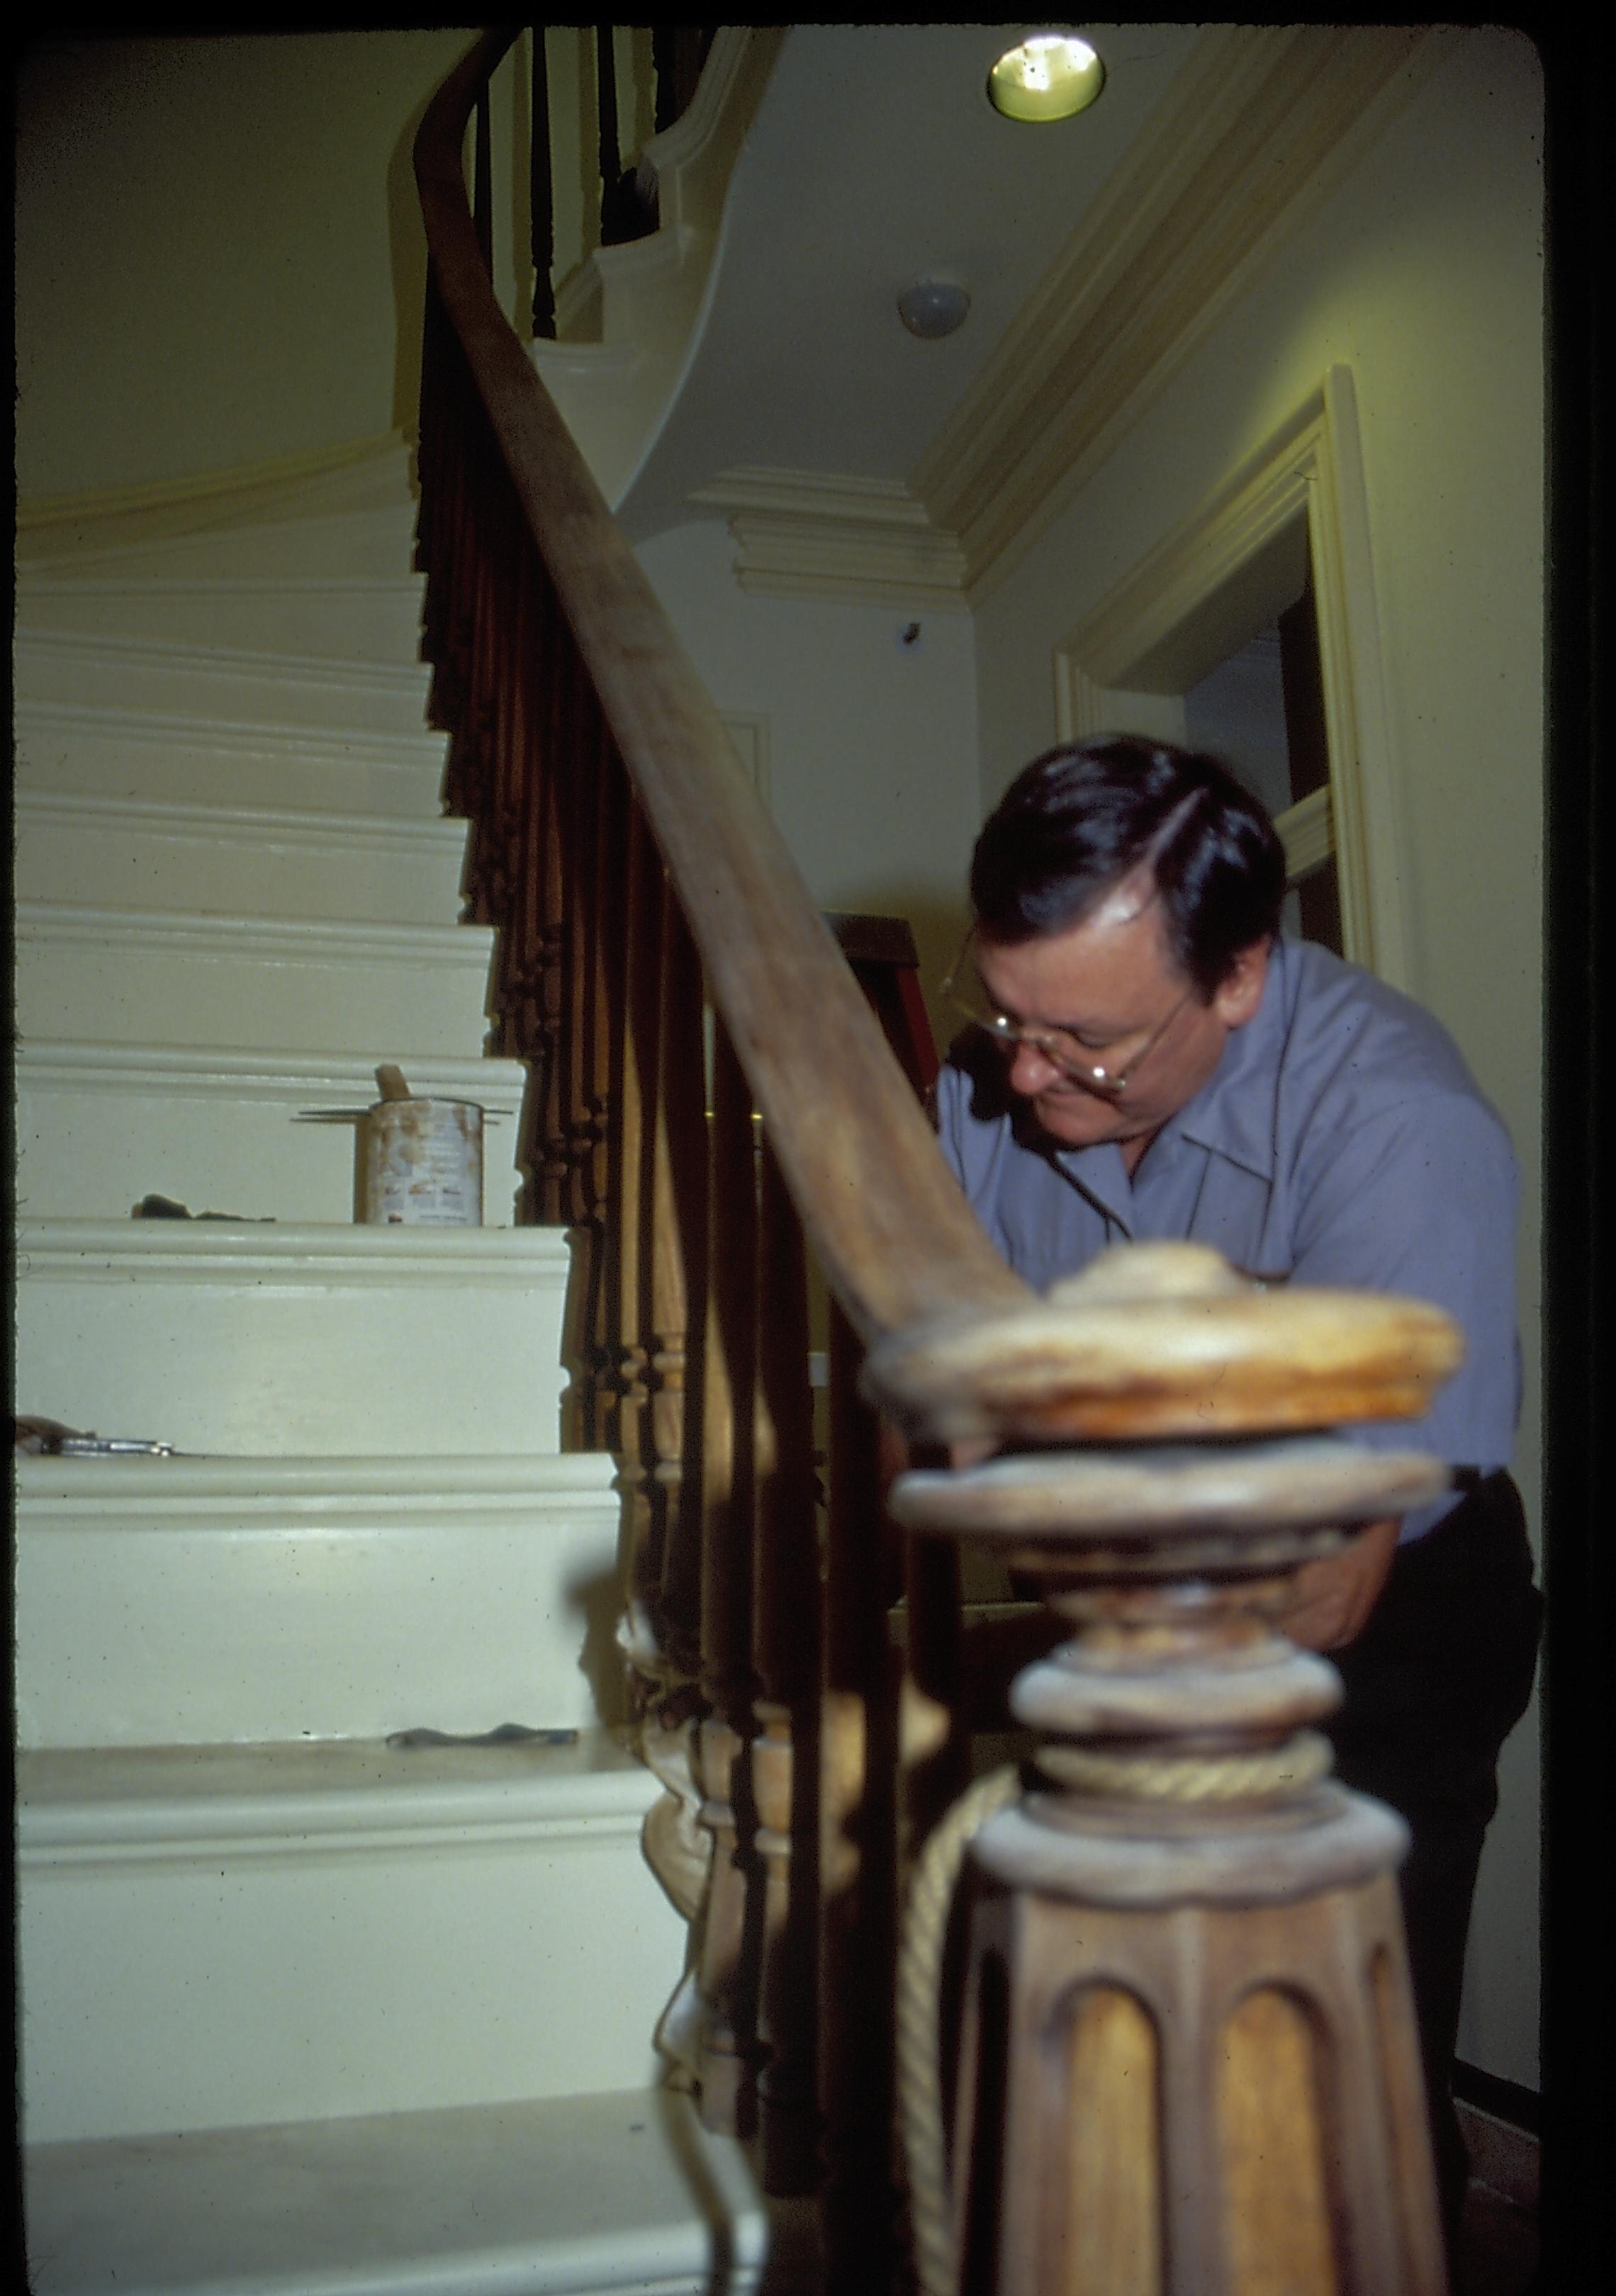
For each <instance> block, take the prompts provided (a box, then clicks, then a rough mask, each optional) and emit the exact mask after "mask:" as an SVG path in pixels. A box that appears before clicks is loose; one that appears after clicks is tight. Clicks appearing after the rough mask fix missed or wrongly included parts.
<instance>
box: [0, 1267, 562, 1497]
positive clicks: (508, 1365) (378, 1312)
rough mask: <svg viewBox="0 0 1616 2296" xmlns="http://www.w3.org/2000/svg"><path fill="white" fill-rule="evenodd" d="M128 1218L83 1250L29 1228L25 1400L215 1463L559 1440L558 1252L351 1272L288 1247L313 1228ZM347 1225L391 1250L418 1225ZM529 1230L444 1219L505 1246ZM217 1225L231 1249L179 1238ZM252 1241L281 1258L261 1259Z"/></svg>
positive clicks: (23, 1294) (521, 1447) (20, 1343)
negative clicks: (201, 1249) (193, 1249)
mask: <svg viewBox="0 0 1616 2296" xmlns="http://www.w3.org/2000/svg"><path fill="white" fill-rule="evenodd" d="M127 1226H128V1230H129V1234H128V1238H127V1243H122V1242H117V1241H114V1242H113V1243H112V1244H111V1247H110V1248H106V1249H103V1248H102V1247H101V1245H100V1244H99V1243H97V1244H96V1245H95V1246H94V1247H93V1248H91V1249H90V1250H87V1251H74V1250H71V1249H59V1248H55V1247H53V1246H51V1245H49V1244H42V1243H41V1242H39V1241H38V1240H37V1235H36V1234H35V1233H34V1232H31V1231H29V1230H27V1229H25V1230H22V1231H21V1232H20V1234H19V1237H18V1253H19V1269H20V1274H21V1282H20V1283H19V1285H18V1291H17V1362H18V1365H19V1376H20V1382H21V1384H20V1386H19V1390H18V1408H19V1409H20V1410H22V1411H25V1412H35V1413H42V1414H44V1415H45V1416H47V1417H49V1418H52V1419H60V1420H63V1421H65V1422H66V1423H68V1424H69V1425H70V1426H73V1427H80V1428H89V1429H94V1431H96V1432H97V1433H98V1434H101V1435H127V1436H139V1437H144V1438H148V1439H161V1440H164V1441H168V1442H170V1443H173V1444H174V1445H175V1446H176V1447H177V1448H178V1449H180V1450H182V1451H185V1452H187V1453H201V1454H206V1455H212V1456H227V1455H234V1456H248V1457H257V1456H264V1455H268V1454H283V1455H285V1454H293V1453H298V1452H308V1453H312V1454H315V1455H316V1456H321V1457H332V1456H349V1455H352V1454H363V1455H365V1456H370V1457H375V1456H387V1455H390V1454H395V1453H396V1454H399V1455H402V1456H412V1455H414V1454H416V1453H431V1454H433V1455H438V1454H444V1455H448V1454H453V1453H455V1452H465V1451H471V1452H479V1451H481V1452H553V1451H554V1450H555V1448H556V1447H557V1437H558V1427H559V1414H560V1406H561V1394H562V1373H561V1371H560V1370H559V1368H558V1367H557V1366H558V1364H559V1337H560V1332H561V1324H562V1305H563V1300H564V1296H565V1288H566V1270H565V1265H564V1246H561V1245H559V1244H558V1245H556V1246H555V1248H554V1250H551V1249H548V1248H547V1249H546V1256H545V1259H542V1260H540V1261H538V1262H537V1263H536V1262H535V1261H534V1260H533V1259H530V1258H529V1259H518V1260H515V1261H513V1262H512V1263H511V1264H510V1265H509V1266H502V1264H501V1262H500V1260H499V1259H496V1258H495V1257H492V1256H490V1255H488V1254H487V1253H486V1252H485V1253H484V1254H482V1255H480V1256H472V1257H470V1258H467V1259H463V1261H462V1262H461V1264H459V1265H458V1266H456V1265H455V1264H454V1263H453V1262H450V1263H448V1264H445V1263H444V1262H442V1261H436V1262H434V1261H431V1260H427V1261H425V1262H422V1261H421V1260H420V1259H415V1258H414V1257H413V1256H411V1255H410V1254H408V1253H407V1252H406V1251H402V1250H401V1251H400V1252H399V1253H398V1255H396V1256H393V1255H390V1256H389V1257H387V1258H383V1259H370V1260H366V1259H364V1258H357V1259H353V1260H352V1261H350V1262H349V1263H348V1264H343V1263H342V1262H341V1261H340V1259H338V1258H336V1257H335V1251H336V1247H332V1250H330V1251H326V1250H311V1251H308V1252H303V1251H299V1250H297V1249H296V1248H295V1244H296V1239H298V1238H314V1237H316V1235H317V1233H318V1232H317V1231H316V1230H313V1229H300V1230H295V1231H291V1232H290V1234H291V1238H292V1243H291V1245H288V1243H287V1238H288V1234H289V1232H288V1231H287V1230H286V1229H284V1228H282V1229H280V1230H279V1231H278V1233H277V1230H276V1229H275V1228H273V1227H266V1228H263V1229H258V1230H255V1229H254V1228H251V1227H239V1226H225V1225H217V1226H216V1225H215V1224H214V1223H211V1222H209V1223H206V1224H201V1223H193V1222H169V1221H161V1222H158V1221H132V1222H129V1223H127ZM176 1230H178V1231H181V1233H180V1234H175V1233H174V1232H175V1231H176ZM154 1231H155V1232H156V1235H157V1239H158V1240H157V1242H152V1234H153V1232H154ZM335 1233H336V1234H337V1236H338V1237H339V1238H340V1237H341V1236H342V1235H343V1234H344V1233H345V1232H344V1231H342V1230H337V1231H336V1232H335ZM346 1233H347V1234H349V1236H351V1237H352V1238H354V1239H355V1240H356V1244H361V1243H363V1242H365V1241H369V1242H373V1243H377V1244H380V1245H391V1244H392V1243H394V1242H395V1241H396V1240H397V1239H399V1238H402V1237H406V1236H408V1235H409V1234H411V1233H412V1232H411V1231H409V1230H405V1229H392V1230H387V1229H381V1228H369V1229H366V1228H353V1229H350V1230H349V1231H347V1232H346ZM540 1233H541V1232H540V1231H538V1230H534V1229H527V1230H521V1231H511V1230H499V1229H492V1230H488V1229H484V1230H478V1229H467V1230H463V1231H438V1234H439V1236H440V1237H445V1236H450V1235H454V1236H455V1237H463V1238H466V1239H478V1240H480V1242H481V1243H482V1244H484V1245H485V1246H487V1245H494V1246H501V1247H503V1246H511V1245H513V1244H514V1242H516V1239H517V1236H518V1235H519V1234H520V1235H521V1237H522V1239H523V1240H524V1241H525V1240H526V1239H528V1238H530V1237H533V1236H536V1235H537V1234H540ZM226 1236H233V1237H234V1247H235V1251H236V1253H237V1256H236V1257H235V1259H234V1260H231V1259H223V1260H221V1259H218V1258H215V1259H213V1260H212V1262H211V1264H210V1263H209V1260H208V1259H203V1258H201V1257H200V1256H197V1255H196V1254H193V1256H192V1257H190V1258H189V1259H187V1258H186V1257H185V1255H184V1254H183V1253H181V1252H179V1251H178V1247H179V1246H180V1245H181V1244H185V1243H191V1242H196V1243H199V1244H202V1243H205V1244H206V1245H208V1246H209V1248H210V1249H215V1248H216V1249H217V1252H218V1253H221V1254H222V1253H223V1252H224V1251H225V1245H224V1243H223V1242H221V1241H220V1239H221V1237H226ZM170 1237H172V1239H173V1244H174V1247H175V1252H176V1256H174V1257H170V1258H168V1259H167V1264H165V1263H164V1258H163V1255H164V1254H165V1253H166V1252H167V1251H168V1245H169V1241H170ZM255 1237H256V1238H258V1239H261V1241H262V1244H263V1246H264V1248H266V1249H267V1247H268V1246H269V1245H270V1244H272V1243H273V1244H275V1245H277V1246H285V1247H286V1250H285V1254H284V1256H283V1257H281V1258H279V1259H263V1258H262V1256H261V1253H260V1251H259V1245H258V1242H255ZM548 1244H549V1239H546V1247H548Z"/></svg>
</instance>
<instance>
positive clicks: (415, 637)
mask: <svg viewBox="0 0 1616 2296" xmlns="http://www.w3.org/2000/svg"><path fill="white" fill-rule="evenodd" d="M408 562H409V559H408V552H407V550H406V551H405V552H403V553H400V555H399V560H398V563H399V564H400V565H407V564H408ZM424 590H425V583H424V582H423V581H420V580H416V581H413V582H412V581H405V582H394V583H381V582H377V583H365V582H361V581H358V580H350V581H349V582H346V583H344V582H340V581H332V582H329V583H327V584H326V585H324V586H322V585H321V584H319V583H317V582H310V581H304V582H298V581H295V580H292V581H288V582H285V583H283V584H276V583H274V582H273V581H271V580H268V579H263V580H258V581H255V580H253V579H252V578H247V579H246V580H235V581H233V580H231V579H230V578H227V577H221V578H218V579H217V580H214V581H211V582H206V583H204V582H200V581H199V582H192V583H186V582H184V581H180V580H175V581H169V582H159V583H154V584H152V586H150V587H148V588H135V587H133V586H127V585H122V586H111V585H109V586H106V587H104V588H103V587H100V586H94V585H92V584H88V583H86V584H84V585H81V586H65V585H62V586H53V587H50V588H45V587H43V586H37V585H30V586H29V589H28V591H27V592H26V594H25V595H24V596H23V597H21V599H20V600H19V605H20V608H21V611H22V612H23V614H24V615H25V616H26V618H27V625H28V627H29V630H30V631H47V632H51V633H53V634H54V635H60V636H64V637H65V636H79V637H87V638H94V637H112V638H146V639H150V640H152V641H154V642H156V643H158V644H169V645H192V646H214V647H222V648H224V649H226V651H228V652H245V653H253V652H257V653H276V652H286V653H290V654H295V655H297V656H299V658H300V659H303V660H325V659H328V660H332V661H363V662H378V663H385V664H386V665H388V666H389V667H390V668H393V667H397V666H398V665H400V664H403V663H406V662H409V661H411V660H414V657H415V655H416V653H417V652H418V650H419V646H420V642H421V611H422V595H423V593H424Z"/></svg>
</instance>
